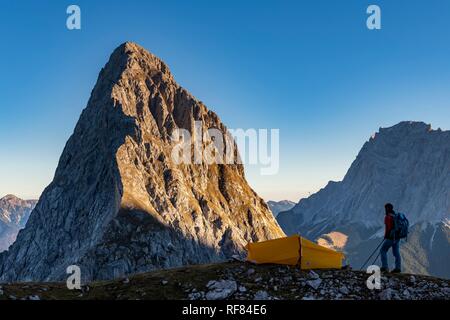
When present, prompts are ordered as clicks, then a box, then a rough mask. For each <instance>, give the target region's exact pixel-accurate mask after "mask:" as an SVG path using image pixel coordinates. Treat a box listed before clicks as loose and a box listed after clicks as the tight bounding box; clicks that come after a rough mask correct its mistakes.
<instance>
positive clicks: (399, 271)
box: [391, 269, 402, 273]
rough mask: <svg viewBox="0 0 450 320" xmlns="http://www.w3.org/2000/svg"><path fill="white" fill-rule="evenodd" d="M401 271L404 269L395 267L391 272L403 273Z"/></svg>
mask: <svg viewBox="0 0 450 320" xmlns="http://www.w3.org/2000/svg"><path fill="white" fill-rule="evenodd" d="M401 272H402V270H400V269H394V270H392V271H391V273H401Z"/></svg>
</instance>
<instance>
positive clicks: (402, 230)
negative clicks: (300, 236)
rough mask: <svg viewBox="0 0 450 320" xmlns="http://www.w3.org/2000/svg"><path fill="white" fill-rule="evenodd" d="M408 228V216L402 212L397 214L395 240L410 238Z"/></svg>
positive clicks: (395, 216)
mask: <svg viewBox="0 0 450 320" xmlns="http://www.w3.org/2000/svg"><path fill="white" fill-rule="evenodd" d="M408 228H409V221H408V219H406V216H405V215H404V214H403V213H401V212H397V213H396V214H395V215H394V230H395V233H394V234H395V239H406V238H407V237H408Z"/></svg>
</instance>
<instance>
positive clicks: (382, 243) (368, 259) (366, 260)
mask: <svg viewBox="0 0 450 320" xmlns="http://www.w3.org/2000/svg"><path fill="white" fill-rule="evenodd" d="M383 242H384V239H383V241H381V242H380V244H379V245H378V246H377V247H376V248H375V250H373V252H372V254H371V255H370V256H369V258H367V260H366V262H364V264H363V265H362V266H361V268H360V269H359V270H362V269H363V268H364V267H365V266H366V263H367V262H369V260H370V258H372V257H373V255H374V254H375V252H377V250H378V248H379V247H381V245H382V244H383ZM377 259H378V256H377Z"/></svg>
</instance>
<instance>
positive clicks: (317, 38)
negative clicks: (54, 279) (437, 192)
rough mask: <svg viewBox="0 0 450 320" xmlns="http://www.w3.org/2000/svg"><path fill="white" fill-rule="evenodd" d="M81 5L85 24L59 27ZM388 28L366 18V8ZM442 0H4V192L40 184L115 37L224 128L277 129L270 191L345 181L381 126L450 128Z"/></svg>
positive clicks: (448, 17)
mask: <svg viewBox="0 0 450 320" xmlns="http://www.w3.org/2000/svg"><path fill="white" fill-rule="evenodd" d="M70 4H77V5H79V6H80V7H81V15H82V29H81V30H74V31H69V30H67V28H66V18H67V14H66V8H67V6H68V5H70ZM369 4H377V5H379V6H380V7H381V10H382V29H381V30H375V31H370V30H368V29H367V28H366V17H367V15H366V8H367V6H368V5H369ZM449 21H450V2H449V1H444V0H434V1H402V0H396V1H375V0H374V1H370V2H369V1H361V0H345V1H344V0H342V1H337V0H334V1H331V0H330V1H320V0H310V1H250V0H247V1H234V0H233V1H222V0H216V1H195V0H194V1H133V0H129V1H127V2H122V1H92V0H91V1H73V2H69V1H51V0H48V1H42V0H41V1H7V2H6V1H3V2H2V4H1V11H0V30H1V31H0V35H1V39H2V41H1V44H0V46H1V47H0V49H1V50H0V69H1V70H2V73H1V77H0V97H1V102H0V139H1V141H2V146H1V148H0V196H2V195H4V194H7V193H14V194H16V195H18V196H21V197H24V198H34V197H38V196H39V195H40V193H41V192H42V190H43V189H44V187H45V186H46V185H48V184H49V183H50V181H51V180H52V177H53V174H54V171H55V168H56V165H57V162H58V158H59V156H60V154H61V152H62V149H63V147H64V145H65V142H66V140H67V139H68V137H69V136H70V134H71V133H72V132H73V128H74V126H75V124H76V122H77V120H78V117H79V115H80V113H81V110H82V109H83V108H84V107H85V105H86V103H87V100H88V98H89V94H90V92H91V90H92V88H93V86H94V84H95V81H96V79H97V75H98V72H99V71H100V69H101V67H102V66H103V65H104V64H105V63H106V61H107V59H108V57H109V55H110V53H111V52H112V51H113V49H114V48H115V47H116V46H118V45H119V44H120V43H122V42H124V41H135V42H137V43H139V44H140V45H142V46H143V47H145V48H147V49H148V50H150V51H151V52H153V53H154V54H156V55H158V56H159V57H161V58H162V59H163V60H164V61H165V62H166V63H167V64H168V65H169V66H170V68H171V70H172V72H173V73H174V75H175V78H176V79H177V81H178V82H179V83H180V84H181V85H182V86H184V87H185V88H186V89H188V90H189V91H190V92H191V93H193V94H194V95H195V96H196V97H197V98H199V99H200V100H202V101H203V102H204V103H205V104H206V105H207V106H208V107H209V108H210V109H212V110H214V111H215V112H217V113H218V114H219V116H220V117H221V119H222V120H223V122H224V123H226V124H227V126H228V127H230V128H279V129H280V140H281V153H280V171H279V173H278V174H277V175H275V176H261V175H260V174H259V170H258V169H259V168H258V167H254V166H249V167H248V168H246V171H247V178H248V180H249V182H250V184H251V185H252V187H253V188H254V189H255V190H256V191H257V192H258V193H259V194H260V195H261V196H263V197H264V198H265V199H267V200H269V199H276V200H279V199H284V198H287V199H291V200H295V201H297V200H298V199H299V198H300V197H302V196H305V195H307V194H308V193H310V192H314V191H317V190H318V189H319V188H321V187H323V186H324V185H325V184H326V183H327V182H328V181H329V180H340V179H342V178H343V176H344V174H345V172H346V171H347V169H348V167H349V166H350V164H351V162H352V161H353V160H354V159H355V157H356V155H357V153H358V151H359V149H360V148H361V147H362V145H363V143H364V142H365V141H366V140H367V139H368V138H369V137H370V135H371V134H372V133H373V132H375V131H377V130H378V128H379V127H385V126H391V125H394V124H396V123H397V122H399V121H402V120H420V121H424V122H427V123H431V124H432V125H433V127H435V128H437V127H441V128H443V129H450V106H449V104H450V90H449V89H450V88H449V84H450V81H449V80H450V62H449V61H450V58H449V57H450V25H449Z"/></svg>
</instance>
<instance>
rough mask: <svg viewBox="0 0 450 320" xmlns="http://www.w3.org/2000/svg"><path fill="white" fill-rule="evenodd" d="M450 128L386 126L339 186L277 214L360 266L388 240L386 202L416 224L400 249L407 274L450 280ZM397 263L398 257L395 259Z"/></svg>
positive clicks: (290, 227)
mask: <svg viewBox="0 0 450 320" xmlns="http://www.w3.org/2000/svg"><path fill="white" fill-rule="evenodd" d="M449 177H450V131H442V130H440V129H438V130H433V129H432V128H431V126H430V125H427V124H425V123H422V122H401V123H399V124H397V125H395V126H393V127H390V128H381V129H380V131H379V132H378V133H376V134H375V135H374V136H372V137H371V138H370V140H369V141H368V142H366V144H365V145H364V146H363V148H362V150H361V151H360V153H359V154H358V156H357V158H356V160H355V161H354V162H353V164H352V165H351V167H350V169H349V171H348V172H347V174H346V175H345V177H344V179H343V181H341V182H330V183H328V185H327V186H326V187H325V188H323V189H322V190H320V191H319V192H317V193H316V194H314V195H312V196H310V197H309V198H306V199H302V200H301V201H300V202H299V203H298V204H297V205H296V206H295V207H294V208H292V209H291V210H289V211H287V212H282V213H280V214H279V215H278V217H277V220H278V222H279V223H280V225H281V227H282V228H283V230H284V231H285V232H286V233H288V234H292V233H297V232H300V233H301V234H303V235H304V236H306V237H309V238H312V239H315V240H317V241H318V242H319V243H320V244H322V245H328V246H330V247H333V248H338V249H344V251H345V252H346V253H347V256H348V257H349V260H350V263H352V265H353V266H354V267H360V265H361V264H362V262H363V261H364V260H365V259H366V258H367V257H368V256H369V255H370V253H371V251H372V250H373V249H375V247H376V245H377V244H378V243H379V242H380V241H381V239H382V236H383V230H384V229H383V228H384V225H383V218H384V204H385V203H387V202H391V203H393V204H394V206H395V207H396V209H397V210H398V211H401V212H403V213H405V214H406V215H407V217H408V219H409V220H410V223H411V225H412V226H411V234H410V236H409V239H408V242H407V243H406V244H404V245H403V247H402V256H403V258H404V267H405V270H406V271H408V272H411V273H422V274H431V275H435V276H441V277H447V278H448V277H450V270H449V269H448V265H449V264H450V232H449V230H450V229H449V225H450V179H449ZM391 261H392V258H391Z"/></svg>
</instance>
